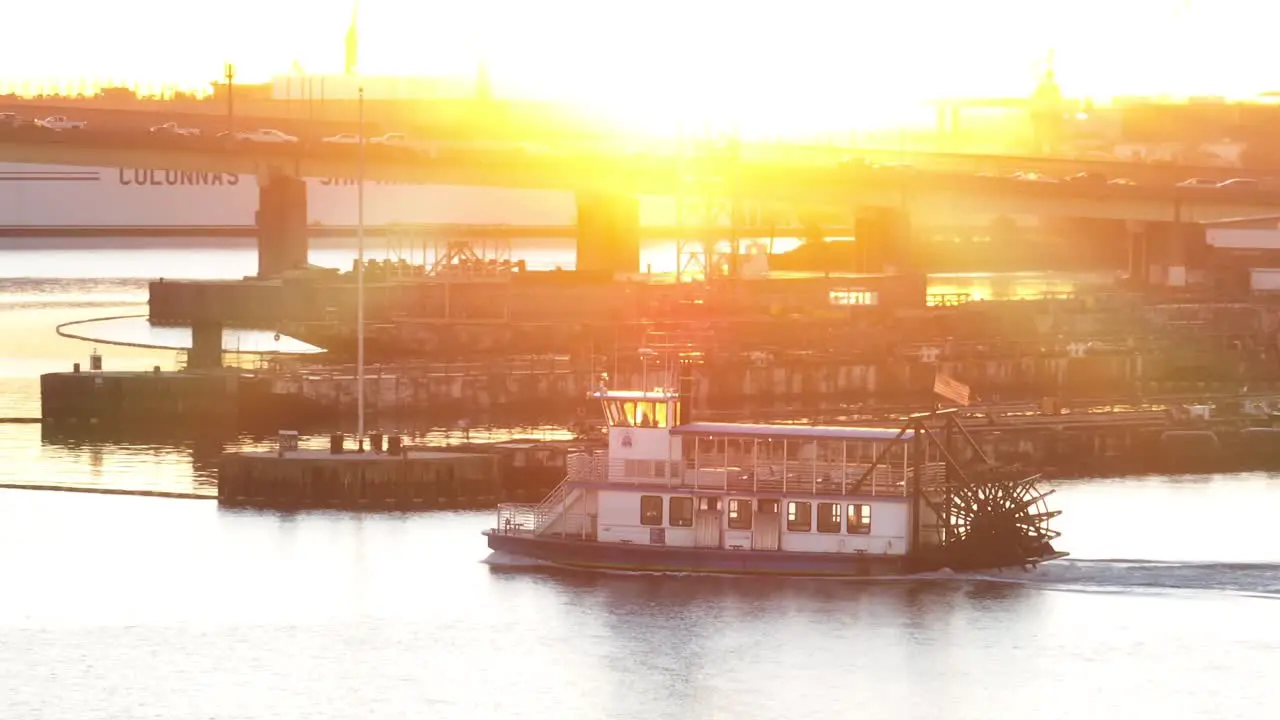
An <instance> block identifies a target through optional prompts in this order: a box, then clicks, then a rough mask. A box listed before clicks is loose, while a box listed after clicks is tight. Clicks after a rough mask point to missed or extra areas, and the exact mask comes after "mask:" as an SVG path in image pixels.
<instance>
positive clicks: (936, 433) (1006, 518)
mask: <svg viewBox="0 0 1280 720" xmlns="http://www.w3.org/2000/svg"><path fill="white" fill-rule="evenodd" d="M908 428H909V429H911V430H913V431H914V432H913V433H912V438H913V442H914V445H915V449H914V450H913V452H912V455H913V457H914V458H915V459H916V462H915V468H914V472H913V475H914V477H915V488H914V496H915V498H916V513H915V514H916V520H915V523H916V535H915V538H916V541H915V543H914V547H915V548H916V553H915V554H916V559H917V564H918V566H919V567H920V568H921V569H932V570H936V569H942V568H949V569H951V570H975V569H983V568H997V567H1012V566H1029V565H1035V564H1037V563H1039V562H1043V561H1045V560H1052V559H1055V558H1059V557H1063V556H1064V555H1065V554H1066V553H1061V552H1058V551H1056V550H1055V549H1054V547H1053V545H1052V541H1053V540H1056V539H1057V538H1058V536H1059V533H1058V532H1057V531H1056V530H1053V529H1051V528H1050V527H1049V523H1050V520H1052V519H1053V518H1055V517H1057V516H1058V515H1060V514H1061V512H1062V511H1060V510H1051V509H1049V506H1048V504H1047V502H1046V499H1047V498H1048V497H1049V496H1050V495H1052V494H1053V492H1054V491H1052V490H1048V491H1044V490H1041V489H1040V488H1039V487H1037V485H1036V482H1037V480H1039V477H1040V476H1039V475H1028V474H1027V473H1025V472H1023V471H1021V470H1020V469H1019V468H1018V467H1016V466H997V465H995V464H993V463H992V462H991V461H990V460H989V459H988V458H987V457H986V455H985V454H984V453H983V451H982V449H981V448H980V447H979V446H978V444H977V443H976V442H975V441H974V440H973V438H972V437H971V436H970V435H969V433H968V432H967V431H966V430H965V428H964V427H963V426H962V425H961V424H960V422H959V420H958V419H957V417H956V415H955V413H954V412H953V411H946V410H943V411H938V412H934V413H928V414H925V415H920V416H917V417H914V418H912V420H911V422H910V423H909V425H908Z"/></svg>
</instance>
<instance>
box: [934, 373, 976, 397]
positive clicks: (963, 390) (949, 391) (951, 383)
mask: <svg viewBox="0 0 1280 720" xmlns="http://www.w3.org/2000/svg"><path fill="white" fill-rule="evenodd" d="M933 392H934V394H936V395H941V396H942V397H944V398H946V399H947V400H950V401H951V402H953V403H955V404H957V405H968V404H969V386H968V385H965V384H964V383H962V382H960V381H959V380H956V379H955V378H953V377H951V376H949V375H947V374H946V373H944V372H942V371H941V370H939V371H938V372H937V373H936V374H934V376H933Z"/></svg>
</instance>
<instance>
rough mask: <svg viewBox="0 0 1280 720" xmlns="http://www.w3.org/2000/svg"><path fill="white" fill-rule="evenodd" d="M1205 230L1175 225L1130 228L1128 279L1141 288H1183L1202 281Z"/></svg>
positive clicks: (1139, 225)
mask: <svg viewBox="0 0 1280 720" xmlns="http://www.w3.org/2000/svg"><path fill="white" fill-rule="evenodd" d="M1206 252H1207V245H1206V244H1205V240H1204V230H1203V228H1201V227H1199V226H1197V225H1191V224H1187V223H1177V222H1136V223H1134V222H1131V223H1130V224H1129V277H1130V280H1131V281H1133V282H1135V283H1136V284H1138V285H1139V286H1140V287H1153V286H1155V287H1186V286H1187V285H1191V284H1195V283H1196V282H1197V281H1199V280H1202V279H1203V276H1204V262H1203V261H1204V255H1205V254H1206Z"/></svg>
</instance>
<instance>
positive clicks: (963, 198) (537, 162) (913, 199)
mask: <svg viewBox="0 0 1280 720" xmlns="http://www.w3.org/2000/svg"><path fill="white" fill-rule="evenodd" d="M366 150H367V155H366V163H365V169H364V176H365V178H366V179H367V180H369V181H383V182H398V183H414V184H438V185H468V186H493V187H505V188H517V189H552V190H565V191H572V192H577V193H579V194H584V193H585V194H595V195H620V196H635V195H659V196H675V197H685V196H700V197H715V198H722V199H727V198H733V199H735V200H738V201H743V202H746V203H756V204H769V203H773V204H781V205H787V206H792V207H803V206H827V207H836V208H844V209H852V208H855V207H881V208H893V209H896V210H898V211H900V212H906V213H909V214H912V215H920V216H925V217H935V218H945V217H956V216H972V215H973V214H976V213H984V214H992V215H1039V216H1058V217H1072V218H1096V219H1108V220H1129V221H1148V222H1179V223H1204V222H1221V221H1225V220H1233V219H1238V218H1241V217H1249V216H1261V215H1273V214H1276V213H1277V211H1278V210H1280V192H1277V191H1271V190H1259V189H1240V190H1226V189H1218V188H1181V187H1175V186H1173V185H1171V184H1170V185H1164V184H1162V185H1143V184H1135V185H1108V184H1101V183H1041V182H1028V181H1022V180H1014V179H1009V178H1005V177H982V176H977V175H975V174H972V173H969V172H967V171H964V172H961V171H959V170H957V169H955V167H953V168H942V167H940V166H941V165H942V164H943V163H944V162H954V163H956V164H957V166H958V165H960V164H963V163H965V162H973V161H974V160H973V159H972V158H971V157H970V158H966V156H956V157H955V158H953V159H951V160H944V159H939V160H938V166H935V169H932V170H924V169H920V168H916V169H914V170H906V169H900V168H899V169H892V168H886V169H881V170H871V171H853V170H849V169H844V168H840V167H837V166H823V165H810V164H802V163H792V164H783V163H764V162H751V161H749V160H738V159H733V158H729V157H724V156H714V155H707V156H701V157H693V158H672V157H653V156H623V157H618V156H608V155H604V154H592V153H579V154H573V155H558V154H554V153H549V152H548V153H528V152H522V151H517V150H508V151H505V152H498V151H493V152H472V153H466V154H453V155H447V156H444V157H435V158H426V157H420V156H417V155H414V154H410V153H408V152H406V151H404V150H402V149H398V148H387V147H381V146H374V147H369V148H367V149H366ZM0 161H7V162H20V163H36V164H50V165H71V166H84V167H147V168H155V169H164V170H175V171H179V172H193V173H195V172H220V173H238V174H251V175H260V176H261V175H265V174H268V173H282V174H285V175H288V176H292V177H301V178H307V177H312V178H335V179H353V178H355V177H357V176H358V175H359V172H360V168H359V165H360V163H359V162H358V159H357V152H356V149H355V148H354V147H353V146H350V145H323V146H320V145H304V144H298V145H289V144H280V145H267V144H253V143H240V144H237V145H235V146H227V145H226V144H224V143H222V142H220V141H217V140H215V139H210V138H160V139H157V138H153V137H151V136H149V135H146V134H137V135H128V136H122V135H118V134H96V133H93V132H90V131H65V132H49V131H40V130H32V131H22V132H8V133H4V134H2V135H0ZM1000 161H1001V162H1006V163H1014V162H1017V160H1015V159H1010V158H1004V159H1001V160H1000ZM1061 162H1064V163H1065V162H1068V161H1061ZM1070 162H1075V161H1070ZM1126 165H1132V164H1126ZM1038 167H1043V161H1042V163H1041V165H1039V166H1038ZM1073 167H1082V165H1081V164H1080V163H1078V162H1075V165H1074V166H1073ZM1206 174H1207V173H1206Z"/></svg>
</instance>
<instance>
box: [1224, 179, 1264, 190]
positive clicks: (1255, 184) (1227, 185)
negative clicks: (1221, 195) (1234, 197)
mask: <svg viewBox="0 0 1280 720" xmlns="http://www.w3.org/2000/svg"><path fill="white" fill-rule="evenodd" d="M1218 187H1219V188H1221V189H1223V190H1261V189H1262V183H1261V182H1259V181H1258V180H1255V179H1254V178H1231V179H1230V180H1223V181H1222V182H1220V183H1218Z"/></svg>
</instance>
